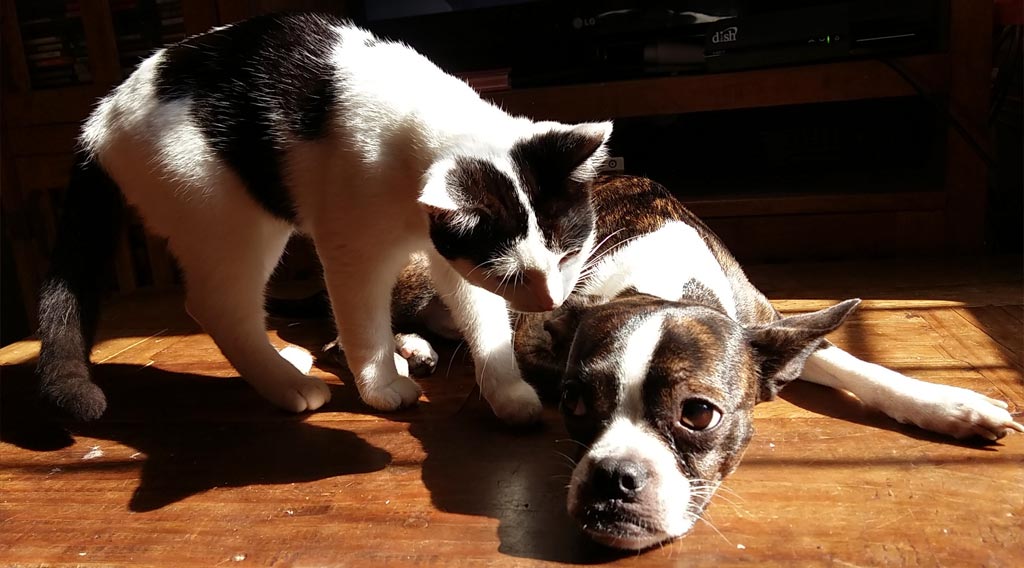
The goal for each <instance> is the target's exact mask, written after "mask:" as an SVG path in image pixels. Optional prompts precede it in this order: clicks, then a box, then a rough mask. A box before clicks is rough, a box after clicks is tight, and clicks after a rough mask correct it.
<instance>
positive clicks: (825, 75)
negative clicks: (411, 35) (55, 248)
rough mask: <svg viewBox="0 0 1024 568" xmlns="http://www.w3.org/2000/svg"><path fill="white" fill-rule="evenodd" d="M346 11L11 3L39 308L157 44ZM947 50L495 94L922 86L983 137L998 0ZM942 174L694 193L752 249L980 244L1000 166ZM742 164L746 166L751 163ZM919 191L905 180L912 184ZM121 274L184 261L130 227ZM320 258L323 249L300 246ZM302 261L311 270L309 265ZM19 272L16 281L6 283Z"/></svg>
mask: <svg viewBox="0 0 1024 568" xmlns="http://www.w3.org/2000/svg"><path fill="white" fill-rule="evenodd" d="M282 9H291V10H323V11H329V12H333V13H336V14H344V13H345V12H346V2H344V1H342V0H319V1H318V0H307V1H294V0H293V1H288V0H278V1H272V0H264V1H257V0H251V1H245V2H234V1H226V0H221V1H218V0H107V1H103V0H98V1H97V0H77V1H76V0H69V1H56V2H54V1H43V0H30V1H29V0H25V1H15V0H10V1H6V2H4V4H3V14H2V15H3V22H2V31H3V55H4V75H3V80H4V85H3V125H2V130H3V146H2V159H3V170H2V173H3V191H2V198H3V199H2V209H3V231H4V234H5V238H6V239H7V241H8V242H9V244H10V250H11V251H12V252H11V254H12V255H13V256H14V260H15V265H16V267H17V270H16V273H17V276H16V281H17V283H18V285H19V287H20V289H21V295H22V303H23V304H24V305H25V306H26V310H27V313H28V316H29V319H30V320H31V319H33V318H34V312H35V294H36V290H37V288H38V285H39V282H40V280H41V279H42V277H43V275H44V274H45V271H46V265H47V258H48V255H49V250H50V247H51V245H52V243H53V239H54V234H55V222H56V216H57V213H58V211H57V206H58V204H59V203H60V200H61V195H62V192H63V188H64V186H65V184H66V181H67V175H68V171H69V168H70V164H71V154H72V150H73V148H74V144H75V138H76V135H77V131H78V126H79V123H80V122H81V121H82V120H83V119H84V118H85V117H86V115H87V114H88V112H89V109H91V108H92V106H93V105H94V104H95V102H96V100H97V99H98V98H99V97H101V96H102V95H103V94H105V93H106V92H107V91H109V89H110V88H111V87H112V86H113V85H115V84H117V82H118V81H120V80H121V78H122V77H123V76H125V74H126V73H128V72H130V70H131V68H132V67H133V66H134V65H135V64H136V63H137V61H138V60H139V59H140V58H141V57H142V56H143V55H144V54H145V53H147V52H148V51H150V50H151V49H153V48H155V47H157V46H159V45H161V44H163V43H164V42H168V41H174V40H175V39H177V38H179V37H182V36H183V35H184V34H192V33H197V32H200V31H203V30H206V29H208V28H209V27H211V26H214V25H218V24H224V23H229V22H232V21H236V20H239V19H242V18H245V17H248V16H251V15H255V14H257V13H264V12H270V11H275V10H282ZM951 10H952V14H951V18H950V21H951V22H952V23H951V30H950V41H949V49H948V51H947V52H945V53H936V54H929V55H922V56H915V57H909V58H903V59H899V60H897V61H896V62H895V63H896V65H897V66H898V67H899V68H900V69H902V70H904V71H905V73H906V74H907V75H908V76H909V77H911V78H912V79H913V80H914V81H915V82H916V83H917V84H918V85H917V86H916V87H915V85H912V84H911V83H910V82H908V80H907V79H906V78H905V77H904V76H902V75H901V74H900V73H898V72H897V71H896V70H894V69H893V67H892V66H890V65H889V64H887V63H884V62H882V61H878V60H856V61H844V62H838V63H828V64H817V65H807V66H798V67H785V68H776V69H763V70H754V71H741V72H732V73H721V74H711V75H688V76H678V77H669V78H657V79H642V80H633V81H620V82H613V83H603V84H590V85H573V86H563V87H547V88H532V89H519V90H511V91H505V92H498V93H489V94H488V95H487V96H488V97H489V98H491V99H492V100H494V101H495V102H497V103H499V104H501V105H502V106H503V107H504V108H506V109H508V110H510V111H513V112H516V113H520V114H525V115H529V116H533V117H536V118H550V119H562V120H598V119H608V118H612V119H616V118H618V119H623V118H628V117H639V116H659V115H672V114H680V113H694V112H709V111H721V110H730V109H732V110H735V109H754V108H765V107H778V106H785V105H810V104H820V103H830V102H831V103H835V102H841V101H858V100H860V101H863V100H872V99H891V98H900V97H904V98H909V97H919V96H920V93H919V92H918V88H920V89H923V90H925V91H926V92H927V93H928V96H929V97H930V100H934V101H942V102H941V103H940V104H941V105H942V107H941V108H940V109H939V110H938V111H937V112H939V114H942V115H948V116H950V117H952V118H953V120H955V121H957V122H958V123H959V124H961V125H962V126H963V128H964V129H965V130H966V131H967V133H968V134H969V135H970V136H971V137H973V138H974V139H975V140H978V141H981V144H982V145H983V146H984V144H985V142H984V140H985V139H986V135H985V119H986V113H987V106H988V90H989V89H988V85H989V70H990V67H991V66H990V61H991V57H990V49H991V16H992V6H991V4H990V3H987V2H979V1H975V0H952V2H951ZM947 130H948V132H946V135H945V141H944V147H943V150H942V152H941V154H942V159H941V160H939V162H938V163H937V165H936V166H935V168H938V169H939V170H941V171H938V172H937V173H938V174H939V178H940V179H941V180H942V181H940V182H939V183H936V184H931V185H926V186H923V187H920V188H918V187H914V188H912V189H911V190H900V191H857V189H856V188H853V189H852V190H850V189H849V188H847V189H846V190H844V191H843V192H833V191H830V190H829V189H828V188H823V189H822V190H821V191H817V192H803V193H801V194H799V195H791V194H787V193H785V192H775V193H773V192H768V193H764V194H756V195H754V194H750V193H746V194H744V195H742V196H736V195H717V196H710V197H709V196H701V197H700V198H693V199H690V198H687V201H688V203H689V205H690V206H691V207H692V208H693V210H694V211H695V212H697V213H698V214H700V215H702V216H703V217H705V218H706V219H708V221H709V223H710V224H711V225H712V227H713V228H715V229H716V230H717V231H719V233H720V234H721V235H722V237H723V238H724V239H725V241H726V242H727V243H728V244H729V245H730V246H731V247H732V248H733V249H734V250H735V251H736V252H737V253H738V255H739V256H740V257H741V258H745V259H757V258H761V259H763V258H773V259H795V258H809V257H829V256H831V257H837V256H876V255H893V254H909V253H921V252H927V253H942V252H948V251H972V250H978V249H980V248H981V247H982V245H983V235H984V212H985V191H986V180H987V175H988V172H987V167H986V164H985V162H984V160H983V159H982V158H981V157H980V155H979V153H978V152H977V151H976V150H975V149H974V148H973V147H972V145H971V144H969V143H968V142H967V141H965V138H964V137H963V136H962V135H961V134H960V133H959V132H957V131H956V130H955V129H953V128H947ZM739 167H742V165H739ZM903 189H906V188H903ZM125 234H126V235H127V236H128V237H130V238H127V239H124V245H123V246H122V248H121V250H120V252H119V254H118V258H117V263H116V271H115V273H114V274H112V275H111V281H112V282H113V283H115V284H116V286H117V288H118V289H119V290H120V291H122V292H123V291H130V290H132V289H134V288H135V287H138V286H174V285H176V282H177V280H176V277H175V271H174V268H173V263H172V261H171V259H170V258H169V256H168V254H167V252H166V250H165V249H164V246H163V244H162V243H161V242H159V240H157V239H153V238H151V237H147V236H145V235H144V234H143V233H142V230H141V227H140V226H139V224H138V222H137V221H136V222H134V223H131V224H129V225H128V226H126V227H125ZM294 256H295V257H296V258H303V259H305V261H304V262H306V263H308V262H312V260H311V259H312V258H313V256H312V255H309V254H300V255H294ZM297 270H298V272H304V273H306V274H308V273H310V271H309V270H303V269H302V268H301V267H300V268H299V269H297ZM6 282H8V279H7V278H6V277H5V283H6Z"/></svg>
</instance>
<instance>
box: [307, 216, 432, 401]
mask: <svg viewBox="0 0 1024 568" xmlns="http://www.w3.org/2000/svg"><path fill="white" fill-rule="evenodd" d="M369 233H371V232H370V231H362V232H361V233H357V232H355V231H346V230H344V229H343V228H342V227H340V226H339V225H337V224H335V225H333V226H331V227H330V228H329V229H327V230H322V231H320V232H319V233H318V234H316V235H315V240H316V245H317V252H318V254H319V255H320V261H321V263H322V264H323V267H324V280H325V282H326V284H327V291H328V294H329V296H330V297H331V307H332V309H333V311H334V323H335V325H336V326H337V328H338V343H339V344H340V347H341V349H343V350H344V353H345V361H346V363H347V364H348V368H349V371H350V372H351V373H352V375H353V376H354V378H355V382H356V388H357V389H359V395H360V396H361V397H362V399H363V401H364V402H366V403H367V404H369V405H370V406H372V407H373V408H376V409H377V410H395V409H397V408H401V407H403V406H409V405H411V404H413V403H415V402H416V401H417V400H419V397H420V392H421V391H420V387H419V385H417V384H416V382H415V381H413V380H412V379H410V378H408V376H403V375H402V374H401V373H399V369H398V368H397V366H396V361H395V359H396V356H397V355H396V352H395V337H394V334H393V333H392V331H391V290H392V288H393V287H394V285H395V281H396V280H397V279H398V274H399V272H400V271H401V270H402V268H403V267H404V266H405V264H406V263H407V262H408V260H409V252H410V250H409V247H407V246H406V245H405V243H404V242H402V241H401V240H400V239H397V240H396V242H389V241H388V240H387V239H386V238H385V236H384V235H381V234H378V233H373V234H369ZM403 362H404V361H403ZM405 374H406V375H407V374H408V371H407V370H406V373H405Z"/></svg>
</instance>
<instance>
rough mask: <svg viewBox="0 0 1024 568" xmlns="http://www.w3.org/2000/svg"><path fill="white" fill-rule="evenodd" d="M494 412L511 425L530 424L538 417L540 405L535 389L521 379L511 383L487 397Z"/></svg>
mask: <svg viewBox="0 0 1024 568" xmlns="http://www.w3.org/2000/svg"><path fill="white" fill-rule="evenodd" d="M487 402H489V403H490V404H491V408H492V409H493V410H494V414H495V415H496V416H497V417H498V418H500V419H501V420H502V421H504V422H506V423H508V424H513V425H524V424H532V423H534V422H536V421H537V420H539V419H540V412H541V410H542V406H541V403H540V397H539V396H537V391H535V390H534V389H533V387H531V386H530V385H529V384H527V383H526V382H525V381H523V380H519V381H518V382H515V383H511V384H509V385H506V386H504V387H503V388H501V389H498V390H496V391H495V392H493V393H491V396H489V397H487Z"/></svg>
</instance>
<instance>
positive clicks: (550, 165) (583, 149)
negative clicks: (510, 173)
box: [512, 122, 612, 183]
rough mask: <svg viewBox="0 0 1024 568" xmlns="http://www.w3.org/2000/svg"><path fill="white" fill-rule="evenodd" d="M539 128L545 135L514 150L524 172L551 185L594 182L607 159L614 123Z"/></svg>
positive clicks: (516, 146)
mask: <svg viewBox="0 0 1024 568" xmlns="http://www.w3.org/2000/svg"><path fill="white" fill-rule="evenodd" d="M538 127H540V128H541V129H542V130H541V132H539V133H537V134H535V135H533V136H531V137H529V138H526V139H524V140H522V141H520V142H519V143H517V144H516V145H515V147H514V148H513V150H512V157H513V160H514V161H515V162H516V164H517V165H518V167H519V168H520V170H522V171H530V172H532V173H533V175H534V177H535V179H538V180H545V181H547V182H548V183H550V182H552V181H555V180H557V179H566V178H572V179H573V180H575V181H579V182H587V181H590V180H591V179H593V177H594V176H595V175H596V174H597V169H598V166H600V164H601V163H602V162H604V160H605V158H606V157H607V149H606V144H607V143H608V139H609V138H610V137H611V135H612V123H611V122H585V123H581V124H575V125H565V124H558V123H539V124H538Z"/></svg>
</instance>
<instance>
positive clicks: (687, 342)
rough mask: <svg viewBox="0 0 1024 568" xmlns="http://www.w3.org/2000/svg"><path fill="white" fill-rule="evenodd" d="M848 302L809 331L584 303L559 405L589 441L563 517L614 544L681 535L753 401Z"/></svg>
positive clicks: (661, 305)
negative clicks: (585, 307) (748, 326)
mask: <svg viewBox="0 0 1024 568" xmlns="http://www.w3.org/2000/svg"><path fill="white" fill-rule="evenodd" d="M854 305H855V304H854ZM850 309H852V306H846V307H841V308H839V309H835V310H833V312H835V313H832V314H831V316H829V314H826V315H825V316H822V317H821V318H819V320H820V321H819V320H814V321H813V322H812V325H811V326H810V327H808V328H803V327H800V326H799V325H795V326H793V327H787V326H785V325H784V324H779V325H775V324H772V325H770V326H765V327H764V328H763V329H744V328H743V327H742V326H740V325H739V324H738V323H736V322H735V321H734V320H733V319H731V318H729V317H728V316H726V315H725V314H723V313H721V312H720V311H717V310H715V309H712V308H708V307H705V306H698V305H692V304H691V305H688V304H680V303H676V302H669V301H665V300H661V299H658V298H654V297H651V296H645V295H637V296H630V297H627V298H622V299H618V300H614V301H612V302H610V303H608V304H604V305H601V306H597V307H594V308H590V309H588V310H587V311H586V312H585V313H584V314H583V315H582V318H581V319H580V320H579V321H578V326H577V329H576V335H575V338H574V340H573V346H572V349H571V352H570V354H569V359H568V362H567V365H566V373H565V379H564V381H563V395H562V402H561V409H562V413H563V415H564V417H565V420H566V425H567V428H568V429H569V431H570V433H571V434H572V436H573V438H575V439H576V440H577V441H579V442H581V443H583V444H584V445H585V447H587V448H588V449H587V451H586V452H585V453H584V455H583V457H582V458H581V459H580V461H579V463H578V464H577V466H576V468H575V470H574V471H573V475H572V480H571V482H570V485H569V495H568V510H569V513H570V515H572V516H573V518H575V519H576V521H577V522H578V523H579V524H580V526H581V528H582V529H583V530H584V531H585V532H586V533H587V534H588V535H589V536H590V537H592V538H593V539H595V540H597V541H598V542H601V543H603V544H606V545H609V546H613V547H616V548H625V549H635V550H639V549H643V548H647V547H649V546H652V545H654V544H657V543H659V542H662V541H665V540H668V539H671V538H675V537H679V536H682V535H683V534H686V533H687V532H688V531H689V530H690V529H691V528H692V527H693V525H694V523H695V522H696V521H697V519H698V518H699V516H700V514H701V513H702V512H703V510H704V508H705V507H706V506H707V504H708V502H709V501H710V499H711V496H712V495H713V493H714V491H715V489H716V488H717V487H718V485H719V483H721V481H722V479H723V478H724V477H725V476H726V475H728V474H730V473H731V472H732V471H733V470H734V469H735V468H736V466H737V465H738V464H739V460H740V457H741V456H742V454H743V451H744V449H745V448H746V446H747V443H748V442H749V440H750V437H751V435H752V433H753V427H752V420H751V414H752V410H753V407H754V405H755V404H756V403H757V402H759V401H761V400H767V399H770V398H772V397H773V396H774V395H775V393H776V392H777V391H778V389H779V388H781V386H782V385H784V384H785V383H786V382H788V381H790V380H793V379H794V378H796V377H797V376H798V375H799V372H800V369H801V368H802V366H803V361H804V359H805V358H806V357H807V355H809V354H810V353H811V352H812V351H813V349H814V348H815V347H816V346H817V344H818V341H819V340H820V338H821V337H822V336H823V335H824V334H825V333H827V332H828V331H831V330H832V329H834V328H835V326H838V325H839V323H841V321H842V319H843V318H844V317H845V315H846V314H847V313H848V312H849V310H850ZM826 312H828V311H827V310H826V311H823V312H821V313H823V314H825V313H826ZM795 319H796V318H791V320H795ZM781 321H782V322H785V321H788V320H781ZM797 323H798V324H799V323H800V322H797Z"/></svg>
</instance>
